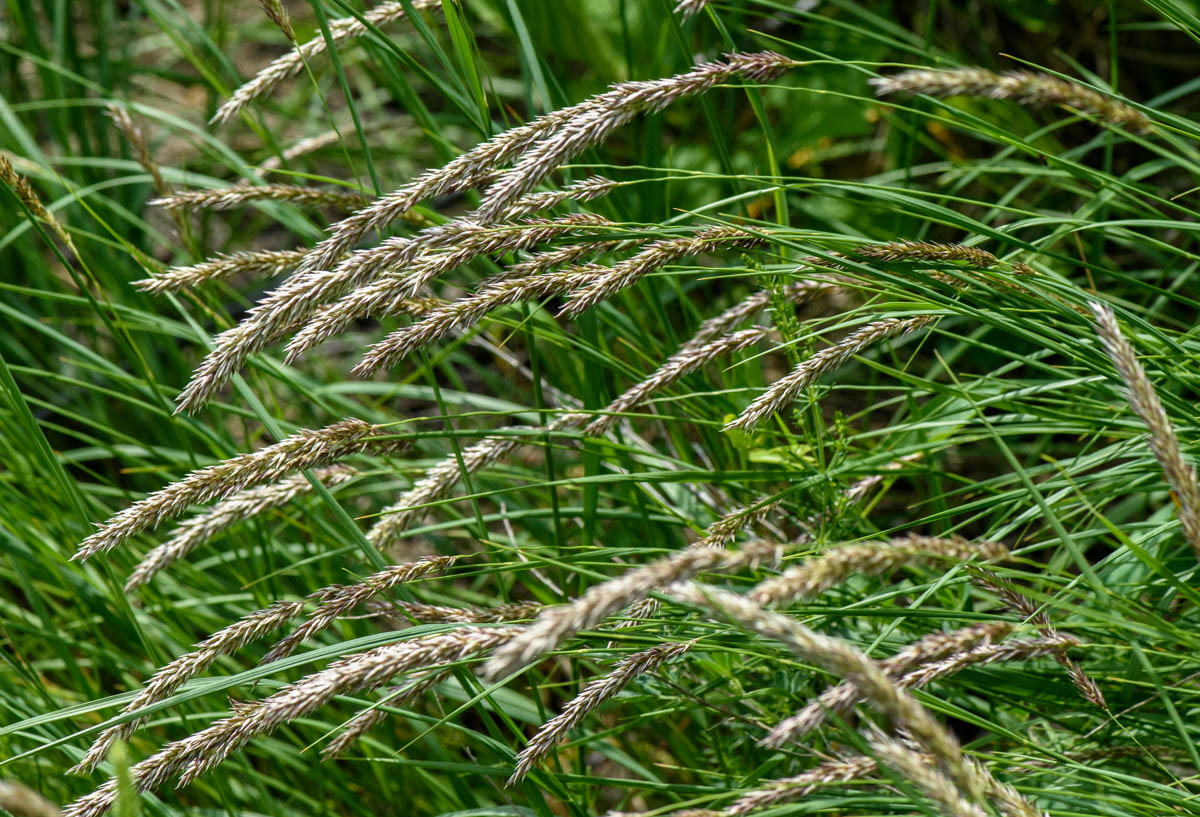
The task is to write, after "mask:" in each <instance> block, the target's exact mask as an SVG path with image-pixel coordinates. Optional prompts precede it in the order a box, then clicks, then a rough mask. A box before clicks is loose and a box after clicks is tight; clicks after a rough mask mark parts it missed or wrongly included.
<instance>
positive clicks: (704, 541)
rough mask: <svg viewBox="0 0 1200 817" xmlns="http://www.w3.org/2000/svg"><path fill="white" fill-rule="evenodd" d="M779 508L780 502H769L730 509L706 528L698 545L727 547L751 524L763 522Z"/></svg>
mask: <svg viewBox="0 0 1200 817" xmlns="http://www.w3.org/2000/svg"><path fill="white" fill-rule="evenodd" d="M778 508H779V503H778V502H767V503H764V504H761V505H752V506H750V507H748V508H738V509H737V510H735V511H730V512H729V513H727V514H725V515H724V516H722V517H721V518H720V519H718V520H717V521H716V522H713V523H712V524H711V525H709V526H708V527H707V528H706V529H705V531H704V536H703V538H701V539H700V541H699V542H697V543H696V546H697V547H707V548H723V547H727V546H728V545H729V543H730V542H732V541H733V537H735V536H737V535H738V533H740V532H741V531H744V530H745V529H746V528H748V527H750V526H751V525H755V524H757V523H758V522H761V521H762V520H763V519H764V518H766V517H767V516H768V515H769V514H772V513H774V512H775V511H776V510H778Z"/></svg>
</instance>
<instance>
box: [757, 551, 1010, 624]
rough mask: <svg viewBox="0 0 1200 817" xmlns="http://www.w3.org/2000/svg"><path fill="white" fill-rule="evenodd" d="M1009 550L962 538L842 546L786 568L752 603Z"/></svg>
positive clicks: (779, 601)
mask: <svg viewBox="0 0 1200 817" xmlns="http://www.w3.org/2000/svg"><path fill="white" fill-rule="evenodd" d="M1007 555H1008V548H1006V547H1005V546H1004V545H1002V544H1000V543H999V542H968V541H967V540H966V539H963V538H961V537H953V538H936V537H929V536H916V535H912V536H908V537H905V538H903V539H893V540H891V541H889V542H887V543H883V542H869V543H864V544H856V545H843V546H841V547H836V548H832V549H830V550H827V551H825V552H824V553H822V554H821V555H820V556H818V557H817V558H815V559H812V560H810V561H807V562H805V563H803V564H800V565H797V566H795V567H793V568H790V569H788V570H786V571H785V572H783V573H782V574H780V575H779V576H776V577H774V578H771V579H767V580H766V581H764V582H762V583H761V584H759V585H758V586H757V587H755V588H754V589H753V590H752V591H751V592H750V598H751V600H752V601H754V602H755V603H756V604H761V605H764V606H766V605H770V604H786V603H789V602H792V601H797V600H804V599H808V598H810V597H812V596H813V595H815V594H816V593H820V592H822V591H823V590H827V589H829V588H830V587H833V586H835V585H837V584H840V583H841V582H843V581H845V580H846V579H847V578H848V577H849V576H852V575H854V574H857V573H863V574H866V575H870V576H874V575H879V574H880V573H885V572H887V571H889V570H895V569H896V568H899V567H904V566H905V565H920V564H926V563H928V562H930V561H934V560H945V559H951V560H955V561H966V560H968V559H975V558H978V559H989V560H990V559H1001V558H1004V557H1005V556H1007Z"/></svg>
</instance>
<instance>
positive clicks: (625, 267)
mask: <svg viewBox="0 0 1200 817" xmlns="http://www.w3.org/2000/svg"><path fill="white" fill-rule="evenodd" d="M761 243H762V238H761V237H759V236H756V235H753V234H751V233H747V232H746V231H745V230H741V229H739V228H737V227H726V226H719V227H709V228H708V229H705V230H701V231H699V232H697V233H696V234H694V235H690V236H683V237H680V238H668V239H664V240H662V241H656V242H654V243H653V244H650V245H649V246H647V247H646V248H645V249H644V250H642V251H641V252H639V253H637V254H636V255H634V256H633V257H631V258H627V259H625V260H624V261H621V262H620V263H618V264H614V265H613V266H612V267H610V268H609V269H607V270H597V271H595V272H594V280H593V281H591V282H590V283H589V284H587V285H586V286H584V287H582V288H580V289H579V291H578V292H576V293H574V294H573V295H572V296H571V298H570V300H569V301H568V302H567V305H566V306H564V307H563V308H562V311H560V312H559V313H558V314H559V317H565V318H575V317H578V316H579V315H580V314H582V313H583V312H584V311H586V310H588V309H590V308H592V307H593V306H595V305H596V304H598V303H600V302H601V301H604V300H607V299H609V298H611V297H612V296H613V295H615V294H617V293H618V292H620V291H621V290H622V289H625V288H626V287H628V286H631V285H632V284H634V283H636V282H637V281H639V280H641V279H642V278H643V277H645V276H646V275H648V274H650V273H652V272H654V271H655V270H658V269H661V268H662V267H664V266H666V265H667V264H672V263H674V262H676V261H678V260H680V259H681V258H685V257H687V256H691V255H697V254H699V253H702V252H706V251H708V250H710V249H713V248H714V246H720V247H744V248H750V247H754V246H757V245H759V244H761Z"/></svg>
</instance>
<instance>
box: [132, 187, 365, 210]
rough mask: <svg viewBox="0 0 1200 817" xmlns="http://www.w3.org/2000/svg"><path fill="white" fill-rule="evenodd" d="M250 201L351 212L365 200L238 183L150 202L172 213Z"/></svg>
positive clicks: (347, 194)
mask: <svg viewBox="0 0 1200 817" xmlns="http://www.w3.org/2000/svg"><path fill="white" fill-rule="evenodd" d="M252 201H285V202H288V203H289V204H296V205H300V206H302V207H337V208H340V209H343V210H355V209H357V208H359V207H362V206H363V205H364V204H366V203H367V198H366V196H364V195H363V194H362V193H355V192H353V191H350V190H321V189H319V188H314V187H300V186H298V185H294V184H238V185H234V186H233V187H221V188H216V189H213V190H185V191H184V192H182V193H174V194H171V195H167V196H164V197H162V198H159V199H155V200H154V201H152V202H150V203H151V204H153V205H157V206H159V207H166V208H168V209H172V210H174V209H178V208H182V207H200V208H204V209H206V210H228V209H230V208H233V207H239V206H241V205H243V204H246V203H247V202H252Z"/></svg>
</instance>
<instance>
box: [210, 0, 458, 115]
mask: <svg viewBox="0 0 1200 817" xmlns="http://www.w3.org/2000/svg"><path fill="white" fill-rule="evenodd" d="M259 2H260V3H261V4H262V5H263V7H264V9H263V10H264V11H266V12H267V14H268V16H271V11H270V10H269V9H267V6H268V5H279V3H278V0H259ZM439 5H441V0H412V6H413V8H415V9H418V10H424V9H430V8H434V7H437V6H439ZM404 8H405V3H403V2H400V0H393V2H386V3H380V4H379V5H378V6H376V7H375V8H373V9H371V10H370V11H368V12H366V13H365V14H363V15H362V18H363V20H365V21H366V22H367V23H368V24H370V25H371V26H383V25H387V24H388V23H390V22H393V21H394V20H398V19H400V18H401V17H403V16H404V15H405V10H404ZM271 19H272V20H273V21H275V18H274V17H271ZM284 19H286V12H284ZM275 22H276V25H279V22H278V21H275ZM281 28H282V26H281ZM289 30H290V25H289V28H288V30H285V31H284V34H285V35H286V36H287V38H288V39H289V40H291V41H292V42H295V41H296V37H295V34H294V33H291V34H289V33H288V31H289ZM369 30H370V29H369V28H368V26H367V25H365V24H364V23H363V22H362V21H360V20H359V19H358V18H357V17H341V18H338V19H336V20H330V21H329V34H330V36H329V40H328V41H327V40H326V39H325V37H324V36H317V37H314V38H313V39H311V40H309V41H308V42H306V43H304V45H301V46H299V47H298V48H296V49H295V50H294V51H289V52H288V53H287V54H284V55H283V56H282V57H280V58H279V59H277V60H275V61H274V62H273V63H271V64H270V65H268V66H267V67H266V68H264V69H263V70H261V71H259V72H258V74H256V75H255V76H254V78H253V79H251V80H250V81H249V82H247V83H246V84H245V85H242V86H241V87H240V88H238V89H237V90H236V91H234V92H233V96H231V97H230V98H229V100H228V101H227V102H226V103H225V104H224V105H222V106H221V107H220V108H219V109H218V110H217V112H216V114H215V115H214V116H213V118H212V119H211V120H210V122H211V123H212V124H221V123H225V122H228V121H229V120H230V119H233V118H234V117H235V116H237V115H238V114H239V113H241V111H242V110H243V109H244V108H245V107H246V106H247V105H249V104H250V103H251V102H253V101H254V100H256V99H258V98H259V97H261V96H264V95H266V94H268V93H270V92H271V90H272V89H274V88H275V87H276V86H277V85H279V83H281V82H283V81H284V80H285V79H287V78H288V77H291V76H295V75H296V74H298V73H300V71H301V70H302V69H303V68H304V66H305V64H306V63H309V62H311V61H312V60H313V59H315V58H316V57H318V56H320V55H321V54H323V53H325V49H326V48H327V47H328V43H329V42H330V41H331V42H332V43H333V46H334V47H335V48H336V47H338V46H341V45H344V44H345V43H347V42H349V41H350V40H353V39H356V38H358V37H361V36H363V35H364V34H366V33H367V32H368V31H369Z"/></svg>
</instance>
